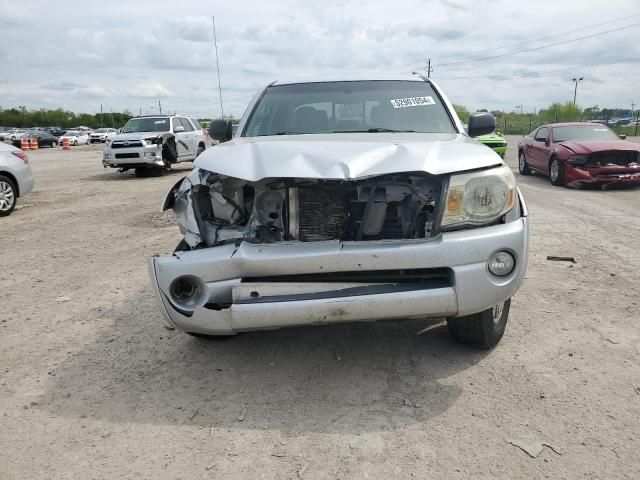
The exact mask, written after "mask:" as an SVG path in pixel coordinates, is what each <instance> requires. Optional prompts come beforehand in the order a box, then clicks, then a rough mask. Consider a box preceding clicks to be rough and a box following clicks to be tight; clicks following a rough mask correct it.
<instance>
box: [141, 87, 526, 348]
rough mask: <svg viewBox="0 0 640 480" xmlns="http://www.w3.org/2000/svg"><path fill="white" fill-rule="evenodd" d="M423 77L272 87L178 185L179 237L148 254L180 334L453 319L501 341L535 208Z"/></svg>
mask: <svg viewBox="0 0 640 480" xmlns="http://www.w3.org/2000/svg"><path fill="white" fill-rule="evenodd" d="M494 128H495V119H494V118H493V116H491V115H490V114H488V113H476V114H472V115H470V118H469V125H468V133H466V132H465V130H464V128H463V126H462V124H461V122H460V120H459V119H458V117H457V115H456V113H455V111H454V109H453V107H452V105H451V103H450V102H449V100H448V99H447V98H446V96H445V95H444V93H443V92H442V91H441V90H440V89H439V88H438V86H437V85H436V84H435V83H433V82H431V81H430V80H429V79H426V78H412V79H407V80H363V81H337V82H311V83H275V82H274V83H272V84H270V85H268V86H267V87H265V88H264V89H263V90H262V91H261V92H259V93H258V94H257V95H256V96H255V98H254V99H253V100H252V102H251V103H250V105H249V107H248V108H247V112H246V114H245V115H244V117H243V118H242V120H241V122H240V125H239V127H238V130H237V133H236V134H235V136H233V138H232V134H231V124H230V122H228V121H225V120H216V121H214V122H212V124H211V126H210V129H209V132H210V134H211V136H212V137H213V138H215V139H217V140H219V141H220V142H221V143H220V144H219V145H218V146H216V147H214V148H210V149H208V150H207V151H206V152H205V153H204V154H202V155H201V156H200V157H199V158H198V159H197V161H196V162H195V167H196V168H195V169H194V170H193V171H192V172H191V173H190V174H189V175H187V176H186V177H185V178H183V179H182V180H180V181H179V182H178V183H177V184H176V185H175V186H174V187H173V188H172V189H171V190H170V192H169V193H168V195H167V197H166V199H165V201H164V205H163V208H164V209H172V210H173V212H172V214H173V218H174V219H175V221H176V223H177V224H178V226H179V227H180V230H181V232H182V233H183V234H184V239H183V240H182V241H181V242H180V244H179V245H178V247H177V249H176V251H175V252H174V254H173V255H171V256H156V257H153V258H151V259H150V264H149V267H150V274H151V280H152V284H153V287H154V289H155V292H156V294H157V297H158V299H159V303H160V308H161V310H162V313H163V315H164V317H165V319H166V321H167V322H168V324H169V325H170V326H172V327H177V328H180V329H182V330H184V331H185V332H187V333H190V334H194V335H205V336H210V337H215V336H228V335H234V334H236V333H237V332H243V331H248V330H259V329H273V328H280V327H287V326H292V325H318V324H328V323H333V322H354V321H372V320H381V319H386V320H401V319H406V318H416V317H440V318H442V317H445V318H446V319H447V323H448V326H449V331H450V333H451V334H452V335H453V337H454V338H456V339H457V340H459V341H461V342H464V343H469V344H473V345H476V346H478V347H482V348H491V347H493V346H495V345H496V344H497V343H498V342H499V340H500V339H501V338H502V335H503V333H504V331H505V326H506V323H507V317H508V315H509V307H510V299H511V297H512V296H513V295H514V294H515V293H516V291H517V290H518V288H519V287H520V285H521V283H522V281H523V279H524V275H525V271H526V268H527V251H528V238H529V235H528V223H527V209H526V206H525V203H524V200H523V198H522V195H521V194H520V192H519V190H518V188H517V186H516V181H515V178H514V176H513V174H512V172H511V170H510V169H509V167H508V166H506V165H505V163H504V162H503V160H502V159H501V158H500V157H499V156H498V155H497V154H496V153H495V152H493V151H492V150H490V149H488V148H486V147H484V146H483V145H481V144H479V143H478V142H477V141H476V140H474V139H473V137H475V136H479V135H483V134H486V133H489V132H492V131H493V130H494Z"/></svg>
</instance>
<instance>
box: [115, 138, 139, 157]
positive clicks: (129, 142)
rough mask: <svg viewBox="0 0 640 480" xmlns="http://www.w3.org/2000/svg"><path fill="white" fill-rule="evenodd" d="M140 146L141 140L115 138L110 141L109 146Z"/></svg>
mask: <svg viewBox="0 0 640 480" xmlns="http://www.w3.org/2000/svg"><path fill="white" fill-rule="evenodd" d="M141 146H142V142H141V141H140V140H116V141H114V142H111V148H138V147H141ZM123 158H124V157H123Z"/></svg>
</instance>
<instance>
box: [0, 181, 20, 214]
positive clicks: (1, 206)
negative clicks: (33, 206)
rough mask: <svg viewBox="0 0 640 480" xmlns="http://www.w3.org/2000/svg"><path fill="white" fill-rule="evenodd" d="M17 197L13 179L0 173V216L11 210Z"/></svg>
mask: <svg viewBox="0 0 640 480" xmlns="http://www.w3.org/2000/svg"><path fill="white" fill-rule="evenodd" d="M17 197H18V194H17V189H16V186H15V185H14V183H13V181H12V180H11V179H10V178H8V177H5V176H4V175H0V217H6V216H8V215H9V214H11V212H13V209H14V208H15V207H16V202H17V200H18V198H17Z"/></svg>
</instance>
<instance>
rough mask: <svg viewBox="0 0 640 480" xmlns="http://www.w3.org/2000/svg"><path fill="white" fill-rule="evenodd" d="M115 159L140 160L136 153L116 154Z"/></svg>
mask: <svg viewBox="0 0 640 480" xmlns="http://www.w3.org/2000/svg"><path fill="white" fill-rule="evenodd" d="M116 158H140V155H139V154H137V153H116Z"/></svg>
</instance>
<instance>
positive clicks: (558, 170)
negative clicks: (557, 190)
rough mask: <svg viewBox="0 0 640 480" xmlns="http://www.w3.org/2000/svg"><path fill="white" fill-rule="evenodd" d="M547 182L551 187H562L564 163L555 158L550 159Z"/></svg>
mask: <svg viewBox="0 0 640 480" xmlns="http://www.w3.org/2000/svg"><path fill="white" fill-rule="evenodd" d="M549 180H550V181H551V185H556V186H560V185H564V163H563V162H562V160H559V159H557V158H553V159H551V163H550V164H549Z"/></svg>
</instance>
